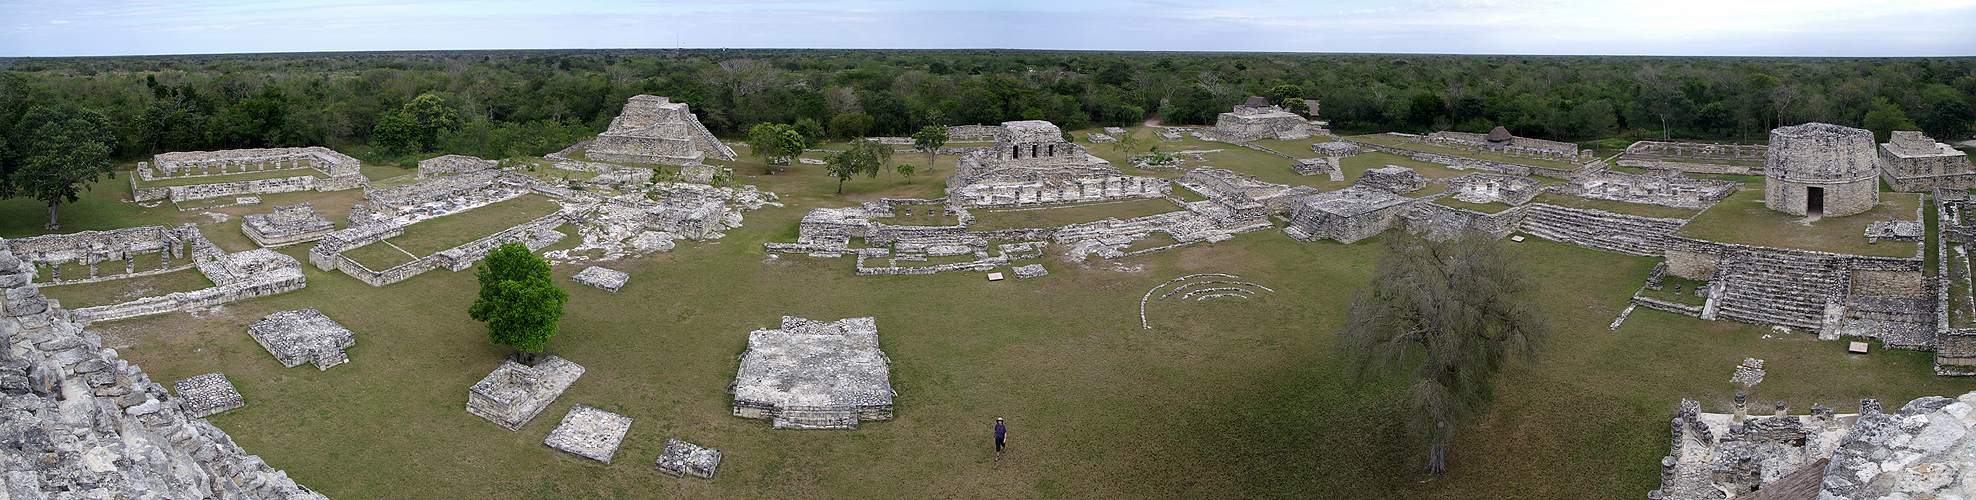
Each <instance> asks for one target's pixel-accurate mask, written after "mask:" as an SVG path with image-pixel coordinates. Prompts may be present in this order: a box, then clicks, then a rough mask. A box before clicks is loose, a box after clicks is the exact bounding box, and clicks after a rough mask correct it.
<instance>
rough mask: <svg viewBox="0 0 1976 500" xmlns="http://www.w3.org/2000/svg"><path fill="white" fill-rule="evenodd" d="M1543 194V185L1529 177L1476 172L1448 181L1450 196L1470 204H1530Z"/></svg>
mask: <svg viewBox="0 0 1976 500" xmlns="http://www.w3.org/2000/svg"><path fill="white" fill-rule="evenodd" d="M1542 192H1543V183H1542V182H1538V181H1537V180H1536V179H1532V178H1529V177H1518V176H1513V175H1502V174H1485V173H1481V172H1475V173H1471V174H1467V175H1463V176H1461V177H1456V178H1453V179H1448V191H1447V193H1448V195H1449V196H1453V197H1454V199H1457V200H1461V201H1465V202H1469V203H1496V202H1500V203H1507V204H1509V205H1511V206H1515V205H1522V204H1524V203H1529V202H1530V199H1531V198H1536V197H1537V195H1538V194H1539V193H1542Z"/></svg>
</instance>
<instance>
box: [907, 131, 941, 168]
mask: <svg viewBox="0 0 1976 500" xmlns="http://www.w3.org/2000/svg"><path fill="white" fill-rule="evenodd" d="M947 139H948V137H947V127H946V126H944V125H927V126H925V127H920V129H919V131H918V132H913V147H915V148H919V150H920V151H925V152H926V166H927V168H926V171H928V172H932V171H933V167H934V166H937V165H939V164H940V163H939V156H940V147H941V146H946V145H947Z"/></svg>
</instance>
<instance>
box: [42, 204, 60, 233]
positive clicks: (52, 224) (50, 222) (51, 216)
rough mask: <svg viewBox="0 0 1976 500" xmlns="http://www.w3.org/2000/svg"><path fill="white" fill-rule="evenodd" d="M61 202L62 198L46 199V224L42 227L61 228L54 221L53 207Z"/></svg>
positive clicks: (51, 229) (49, 228)
mask: <svg viewBox="0 0 1976 500" xmlns="http://www.w3.org/2000/svg"><path fill="white" fill-rule="evenodd" d="M61 203H62V200H61V199H60V198H57V199H54V200H49V201H48V225H46V226H42V227H45V228H47V229H48V230H50V231H53V230H56V229H61V228H62V225H61V224H57V223H56V222H55V207H56V206H58V205H60V204H61Z"/></svg>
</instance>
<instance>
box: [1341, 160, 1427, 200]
mask: <svg viewBox="0 0 1976 500" xmlns="http://www.w3.org/2000/svg"><path fill="white" fill-rule="evenodd" d="M1352 185H1354V186H1364V187H1369V188H1375V189H1382V190H1386V191H1390V192H1392V193H1393V194H1407V193H1411V192H1414V191H1419V190H1421V189H1425V188H1426V187H1427V177H1425V176H1422V175H1420V172H1415V171H1413V169H1411V168H1406V167H1402V166H1399V165H1387V166H1384V167H1379V168H1374V169H1368V170H1366V171H1365V173H1363V174H1359V178H1358V180H1356V181H1353V182H1352Z"/></svg>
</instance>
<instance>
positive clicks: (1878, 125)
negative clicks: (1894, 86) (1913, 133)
mask: <svg viewBox="0 0 1976 500" xmlns="http://www.w3.org/2000/svg"><path fill="white" fill-rule="evenodd" d="M1865 121H1866V123H1864V125H1866V129H1867V130H1871V131H1873V140H1874V142H1887V141H1888V140H1889V139H1892V138H1893V136H1894V131H1896V130H1920V129H1921V127H1920V126H1919V125H1915V124H1914V120H1909V119H1908V118H1907V113H1904V112H1902V111H1901V107H1900V106H1896V105H1894V103H1892V102H1889V101H1887V98H1885V97H1875V98H1873V109H1870V110H1867V112H1866V120H1865Z"/></svg>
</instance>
